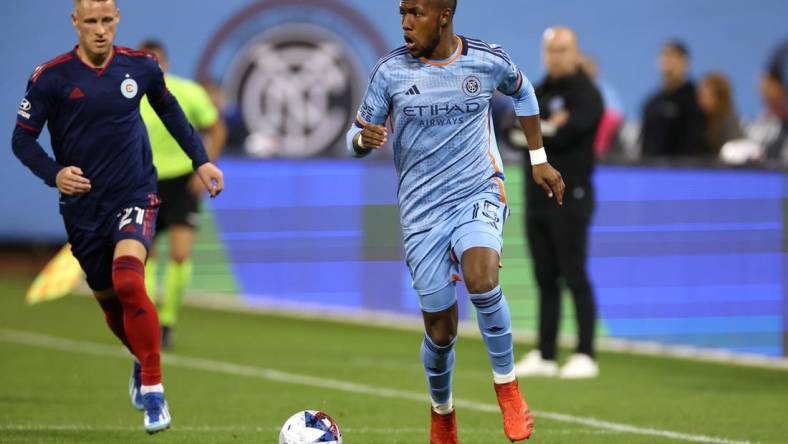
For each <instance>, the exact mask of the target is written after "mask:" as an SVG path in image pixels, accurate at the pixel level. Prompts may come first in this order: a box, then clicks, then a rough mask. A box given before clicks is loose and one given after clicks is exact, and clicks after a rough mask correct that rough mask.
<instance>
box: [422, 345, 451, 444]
mask: <svg viewBox="0 0 788 444" xmlns="http://www.w3.org/2000/svg"><path fill="white" fill-rule="evenodd" d="M456 342H457V338H454V339H452V340H451V342H449V344H447V345H444V346H440V345H436V344H435V343H434V342H433V341H432V339H430V337H429V336H428V335H424V341H423V342H422V344H421V360H422V362H423V363H424V370H425V371H426V373H427V384H428V385H429V387H430V398H431V399H432V415H431V417H432V419H431V426H430V443H432V444H453V443H456V442H457V419H456V415H455V412H454V403H453V401H452V395H451V377H452V372H453V370H454V344H456Z"/></svg>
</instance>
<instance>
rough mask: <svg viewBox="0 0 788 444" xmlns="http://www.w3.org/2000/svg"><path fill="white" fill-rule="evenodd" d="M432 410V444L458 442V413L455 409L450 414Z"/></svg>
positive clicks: (454, 443)
mask: <svg viewBox="0 0 788 444" xmlns="http://www.w3.org/2000/svg"><path fill="white" fill-rule="evenodd" d="M430 412H432V421H431V425H430V444H458V443H459V442H460V441H459V439H458V438H457V415H456V413H455V411H454V410H452V411H451V413H449V414H448V415H439V414H437V413H435V410H432V409H430Z"/></svg>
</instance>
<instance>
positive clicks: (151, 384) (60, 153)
mask: <svg viewBox="0 0 788 444" xmlns="http://www.w3.org/2000/svg"><path fill="white" fill-rule="evenodd" d="M71 20H72V24H73V26H74V28H75V29H76V31H77V35H78V40H79V42H78V44H77V45H76V46H75V47H74V49H72V50H71V51H69V52H67V53H65V54H63V55H60V56H58V57H56V58H54V59H52V60H50V61H49V62H47V63H44V64H42V65H40V66H38V67H37V68H36V69H35V71H33V74H32V76H31V77H30V80H29V81H28V84H27V91H26V93H25V97H24V99H22V103H21V104H20V107H19V110H18V112H17V114H18V115H17V121H16V128H15V129H14V135H13V141H12V144H13V150H14V154H16V156H17V157H18V158H19V159H20V160H21V161H22V163H24V164H25V165H26V166H27V167H28V168H30V169H31V170H32V171H33V173H34V174H35V175H36V176H38V177H39V178H41V179H42V180H43V181H44V182H45V183H46V184H47V185H49V186H51V187H57V189H58V190H59V191H60V213H61V215H62V217H63V222H64V225H65V228H66V232H67V234H68V240H69V242H70V243H71V246H72V251H73V253H74V256H75V257H76V258H77V260H79V263H80V265H81V266H82V269H83V270H84V271H85V274H86V277H87V282H88V285H89V286H90V288H91V289H92V290H93V293H94V295H95V297H96V300H97V301H98V303H99V305H100V306H101V308H102V310H103V311H104V314H105V318H106V321H107V324H108V325H109V327H110V329H111V330H112V332H113V333H114V334H115V335H116V336H117V337H118V339H120V341H121V342H123V344H124V345H125V346H126V347H127V348H128V349H129V351H131V353H132V354H133V355H134V357H135V358H136V359H135V362H134V369H133V372H132V378H131V380H130V382H129V394H130V396H131V402H132V405H133V406H134V407H135V408H137V409H138V410H143V411H144V420H143V424H144V428H145V430H146V431H147V432H148V433H155V432H158V431H161V430H165V429H167V428H169V426H170V422H171V420H170V414H169V411H168V408H167V402H166V401H165V398H164V387H163V386H162V383H161V367H160V363H159V361H160V357H159V350H160V332H159V319H158V317H157V315H156V309H155V307H154V306H153V305H152V303H151V301H150V299H149V298H148V296H147V294H146V293H145V282H144V263H145V260H146V258H147V254H148V249H149V248H150V242H151V239H152V237H153V234H154V227H155V220H156V213H157V209H158V205H159V199H158V197H157V195H156V170H155V169H154V167H153V162H152V155H151V148H150V143H149V142H148V136H147V132H146V130H145V126H144V124H143V122H142V118H141V117H140V111H139V106H140V99H141V98H142V97H143V96H145V95H146V94H147V96H148V100H149V101H150V104H151V105H152V106H153V108H154V109H155V110H156V113H157V114H158V115H159V117H160V118H161V120H162V121H163V122H164V123H165V125H166V126H167V129H168V130H169V131H170V132H171V133H172V135H173V136H174V137H175V139H176V140H177V141H178V143H179V144H180V146H181V148H182V149H183V150H184V152H186V154H187V155H188V156H189V157H190V158H191V160H192V165H193V167H194V169H195V170H196V174H197V175H198V176H199V177H200V179H201V181H202V182H203V184H204V185H205V187H206V188H207V189H208V190H209V192H210V194H211V197H215V196H216V195H218V194H219V193H220V192H221V191H222V189H223V187H224V181H223V177H222V172H221V171H220V170H219V169H218V168H216V166H214V165H213V164H211V163H210V162H209V161H208V156H207V155H206V153H205V148H204V147H203V144H202V141H201V139H200V137H199V135H198V134H197V133H196V132H195V130H194V128H192V126H191V125H189V122H188V121H187V120H186V117H185V116H184V114H183V111H182V110H181V107H180V106H179V105H178V102H177V101H176V100H175V97H174V96H172V95H171V94H170V93H169V91H168V90H167V87H166V85H165V82H164V75H163V74H162V71H161V69H160V68H159V64H158V62H157V61H156V58H155V57H154V56H153V55H151V54H149V53H146V52H140V51H134V50H131V49H129V48H124V47H120V46H114V45H113V40H114V37H115V31H116V28H117V25H118V22H119V21H120V13H119V11H118V8H117V5H116V3H115V0H74V10H73V12H72V14H71ZM44 124H46V125H47V127H48V129H49V133H50V134H51V143H52V149H53V152H54V155H55V158H54V159H52V158H51V157H49V156H48V155H47V153H46V152H45V151H44V149H43V148H42V147H41V145H39V143H38V141H37V139H38V136H39V133H40V132H41V130H42V128H43V127H44Z"/></svg>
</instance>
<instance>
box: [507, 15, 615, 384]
mask: <svg viewBox="0 0 788 444" xmlns="http://www.w3.org/2000/svg"><path fill="white" fill-rule="evenodd" d="M543 43H544V62H545V65H546V67H547V78H545V79H544V80H543V81H542V83H541V84H540V85H539V86H537V88H536V97H537V99H539V111H540V114H541V119H542V134H543V135H544V145H545V149H546V150H547V156H548V158H549V159H550V163H551V164H553V165H554V166H555V167H556V169H558V170H559V171H560V172H561V174H562V175H563V177H564V180H565V181H566V185H567V188H566V196H565V198H564V205H563V207H559V206H557V205H556V204H555V202H553V201H552V200H551V199H549V198H548V197H547V195H546V194H545V193H544V192H543V191H542V190H541V189H540V188H539V187H538V186H537V185H536V184H535V183H534V181H533V178H532V173H531V168H530V166H526V168H525V174H526V177H528V178H527V179H526V181H525V183H526V198H527V199H526V200H527V206H526V220H525V222H526V232H527V236H528V245H529V247H530V251H531V257H532V258H533V263H534V274H535V276H536V281H537V285H538V286H539V348H538V349H537V350H533V351H531V352H529V353H528V354H527V355H526V356H525V357H524V358H523V359H522V360H520V362H518V364H517V374H518V375H519V376H559V377H563V378H593V377H596V376H597V375H598V374H599V367H598V366H597V363H596V362H595V361H594V332H595V326H596V303H595V301H594V293H593V289H592V287H591V282H590V280H589V278H588V272H587V269H586V266H587V259H588V230H589V226H590V224H591V216H592V215H593V213H594V204H595V202H594V187H593V182H592V180H591V179H592V175H593V171H594V147H593V144H594V139H595V137H596V134H597V128H598V127H599V122H600V120H601V119H602V114H603V112H604V106H603V104H602V96H601V95H600V94H599V91H598V90H597V88H596V87H595V86H594V83H593V82H592V81H591V78H590V77H589V76H588V75H587V74H586V73H585V72H584V71H583V70H582V69H580V59H579V52H578V44H577V35H576V34H575V33H574V31H572V30H571V29H569V28H566V27H554V28H549V29H548V30H547V31H545V33H544V42H543ZM564 283H565V284H566V286H567V287H569V290H570V291H571V293H572V299H573V301H574V306H575V314H576V316H577V325H578V328H577V331H578V343H577V348H576V352H575V353H574V354H573V355H572V356H571V357H570V358H569V360H568V362H567V363H566V364H564V366H563V367H561V369H560V370H559V369H558V364H557V362H556V357H557V356H556V346H557V344H556V341H557V336H558V324H559V321H560V314H561V286H562V285H563V284H564Z"/></svg>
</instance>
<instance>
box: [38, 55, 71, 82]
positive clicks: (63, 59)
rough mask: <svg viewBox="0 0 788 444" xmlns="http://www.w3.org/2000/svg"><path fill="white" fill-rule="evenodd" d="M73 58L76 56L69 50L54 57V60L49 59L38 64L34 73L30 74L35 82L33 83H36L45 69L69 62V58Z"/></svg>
mask: <svg viewBox="0 0 788 444" xmlns="http://www.w3.org/2000/svg"><path fill="white" fill-rule="evenodd" d="M73 58H74V55H73V54H72V53H70V52H67V53H65V54H60V55H59V56H57V57H55V58H54V59H52V60H50V61H48V62H46V63H43V64H41V65H38V66H37V67H36V69H35V70H34V71H33V75H31V76H30V81H31V82H33V83H36V81H38V78H39V77H41V74H43V73H44V71H46V70H47V69H49V68H52V67H53V66H55V65H59V64H61V63H65V62H68V61H69V60H71V59H73Z"/></svg>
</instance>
